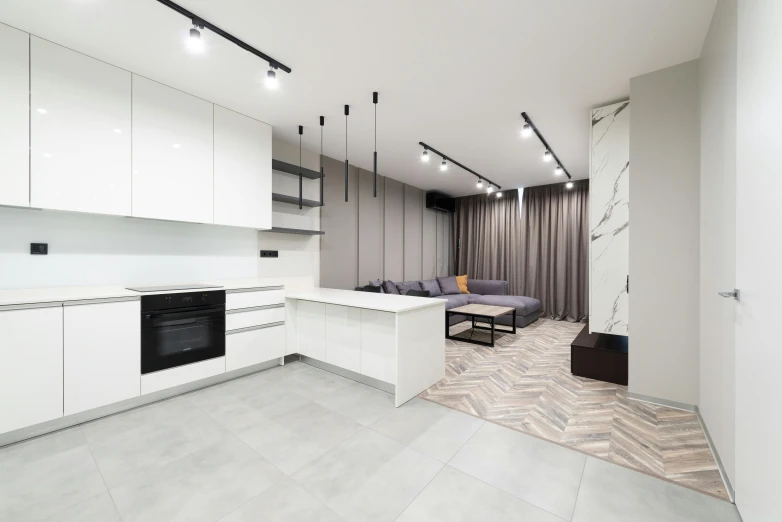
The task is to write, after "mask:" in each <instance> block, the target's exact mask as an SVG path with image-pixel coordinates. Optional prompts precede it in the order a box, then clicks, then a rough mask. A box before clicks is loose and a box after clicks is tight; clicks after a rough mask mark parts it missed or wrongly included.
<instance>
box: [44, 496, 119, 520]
mask: <svg viewBox="0 0 782 522" xmlns="http://www.w3.org/2000/svg"><path fill="white" fill-rule="evenodd" d="M42 522H121V520H120V518H119V513H118V512H117V508H116V507H115V506H114V501H113V500H111V495H110V494H109V492H108V491H104V492H103V493H100V494H98V495H95V496H94V497H92V498H88V499H87V500H83V501H81V502H79V503H78V504H76V505H75V506H71V507H69V508H66V509H64V510H62V511H58V512H57V513H55V514H54V515H52V516H50V517H47V518H45V519H44V520H43V521H42Z"/></svg>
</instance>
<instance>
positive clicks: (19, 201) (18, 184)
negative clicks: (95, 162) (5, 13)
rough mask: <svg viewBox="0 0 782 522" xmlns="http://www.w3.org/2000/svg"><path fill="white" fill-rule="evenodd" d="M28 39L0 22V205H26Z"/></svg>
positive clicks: (27, 183)
mask: <svg viewBox="0 0 782 522" xmlns="http://www.w3.org/2000/svg"><path fill="white" fill-rule="evenodd" d="M29 45H30V38H29V35H28V34H27V33H24V32H22V31H19V30H17V29H14V28H12V27H8V26H7V25H3V24H0V205H12V206H16V207H27V206H29V205H30V192H29V190H30V161H29V160H30V158H29V147H30V110H29V105H30V96H29V90H30V63H29V60H30V47H29Z"/></svg>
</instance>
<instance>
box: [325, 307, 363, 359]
mask: <svg viewBox="0 0 782 522" xmlns="http://www.w3.org/2000/svg"><path fill="white" fill-rule="evenodd" d="M326 362H327V363H329V364H333V365H334V366H339V367H340V368H345V369H346V370H350V371H353V372H356V373H359V372H361V309H360V308H353V307H351V306H340V305H332V304H327V305H326Z"/></svg>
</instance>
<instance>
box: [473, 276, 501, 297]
mask: <svg viewBox="0 0 782 522" xmlns="http://www.w3.org/2000/svg"><path fill="white" fill-rule="evenodd" d="M469 286H470V293H473V294H478V295H508V283H507V281H503V280H501V279H470V282H469Z"/></svg>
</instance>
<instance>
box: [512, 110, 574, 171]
mask: <svg viewBox="0 0 782 522" xmlns="http://www.w3.org/2000/svg"><path fill="white" fill-rule="evenodd" d="M521 117H522V118H523V119H524V126H523V127H522V128H521V135H522V136H525V137H526V136H530V135H531V134H532V133H535V136H537V137H538V139H539V140H540V143H541V145H543V149H544V152H543V161H546V162H548V161H552V160H554V161H555V162H556V164H557V166H556V168H554V174H556V175H557V176H561V175H562V174H564V175H565V176H567V178H568V179H571V177H570V172H568V171H567V169H566V168H565V167H564V166H563V165H562V162H561V161H560V160H559V158H558V157H557V155H556V154H555V153H554V151H553V150H552V149H551V147H550V146H549V144H548V142H547V141H546V138H544V137H543V134H541V133H540V131H539V130H538V128H537V127H536V126H535V124H534V123H533V122H532V120H531V119H530V117H529V115H528V114H527V113H526V112H522V113H521Z"/></svg>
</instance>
